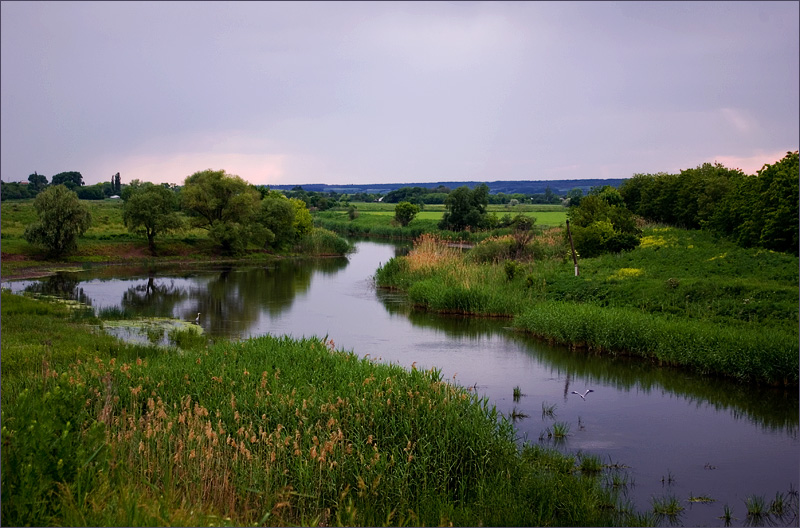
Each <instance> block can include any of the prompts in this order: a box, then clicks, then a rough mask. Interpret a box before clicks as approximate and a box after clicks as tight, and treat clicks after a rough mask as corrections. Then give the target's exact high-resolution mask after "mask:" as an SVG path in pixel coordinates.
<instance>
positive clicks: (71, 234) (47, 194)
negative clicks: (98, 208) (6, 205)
mask: <svg viewBox="0 0 800 528" xmlns="http://www.w3.org/2000/svg"><path fill="white" fill-rule="evenodd" d="M33 207H34V209H35V210H36V214H37V216H38V220H37V221H36V222H34V223H32V224H30V225H29V226H28V227H27V229H25V235H24V236H25V240H27V241H28V242H29V243H31V244H36V245H40V246H43V247H44V248H46V249H47V250H48V251H49V252H50V253H51V255H53V256H56V257H58V256H61V255H63V254H65V253H67V252H69V251H73V250H74V249H76V248H77V246H78V243H77V240H78V237H79V236H81V235H83V234H84V233H85V232H86V230H87V229H89V227H90V226H91V224H92V216H91V214H90V213H89V209H88V208H87V207H86V205H84V204H82V203H81V201H80V200H79V199H78V195H77V194H75V193H74V192H73V191H70V190H69V189H67V187H66V186H64V185H51V186H50V187H48V188H47V189H45V190H44V191H42V192H40V193H39V195H38V196H36V200H34V202H33Z"/></svg>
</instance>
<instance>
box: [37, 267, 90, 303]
mask: <svg viewBox="0 0 800 528" xmlns="http://www.w3.org/2000/svg"><path fill="white" fill-rule="evenodd" d="M80 282H81V281H80V279H79V278H78V277H76V276H75V275H74V274H71V273H59V274H57V275H53V276H51V277H46V278H44V279H42V280H39V281H35V282H33V283H31V284H30V285H29V286H27V287H26V288H25V291H26V292H27V293H30V294H33V295H41V296H47V297H57V298H59V299H68V300H71V301H77V302H79V303H81V304H85V305H87V306H91V305H92V299H91V298H90V297H89V296H88V295H86V293H85V292H84V291H83V288H81V287H80V286H79V284H80Z"/></svg>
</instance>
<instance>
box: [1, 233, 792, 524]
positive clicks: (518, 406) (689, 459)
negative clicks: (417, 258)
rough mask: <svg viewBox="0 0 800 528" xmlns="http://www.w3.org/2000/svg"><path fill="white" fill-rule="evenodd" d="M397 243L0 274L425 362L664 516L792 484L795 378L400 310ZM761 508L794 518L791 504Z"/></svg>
mask: <svg viewBox="0 0 800 528" xmlns="http://www.w3.org/2000/svg"><path fill="white" fill-rule="evenodd" d="M403 251H404V248H403V246H402V245H397V244H391V243H388V242H383V243H382V242H376V241H359V242H357V251H356V252H355V253H354V254H352V255H350V256H349V257H348V258H337V259H323V260H318V261H314V262H303V261H281V262H278V263H275V264H271V265H269V266H266V267H265V266H244V267H243V266H238V267H224V268H220V267H217V268H210V267H204V266H200V265H197V266H192V265H189V266H187V265H181V266H180V267H175V268H159V269H158V270H157V271H153V270H147V269H144V268H137V269H130V268H122V267H119V266H108V267H102V268H100V267H98V268H96V269H94V270H86V271H81V272H76V273H60V274H58V275H56V276H53V277H49V278H46V279H41V280H25V281H13V282H4V283H3V287H4V288H10V289H11V290H12V291H15V292H20V291H29V292H38V293H45V294H51V295H59V296H63V297H70V298H73V299H77V300H81V301H83V302H86V303H88V304H90V305H91V306H92V307H94V308H95V310H103V309H124V310H127V311H128V312H130V313H135V314H138V315H142V316H153V317H175V318H180V319H182V320H187V321H194V320H195V318H196V317H197V313H198V312H199V313H200V317H199V324H200V325H201V326H202V327H203V329H204V331H205V332H206V334H207V335H208V336H209V337H210V338H212V339H219V338H226V339H228V338H230V339H242V338H247V337H250V336H255V335H261V334H265V333H271V334H275V335H280V334H289V335H292V336H295V337H303V336H318V337H324V336H327V337H328V339H333V340H334V342H335V344H336V346H337V347H339V348H344V349H348V350H353V351H354V352H355V353H356V354H358V355H360V356H369V357H371V358H373V359H376V360H379V361H383V362H390V363H397V364H400V365H402V366H404V367H407V368H411V366H412V365H414V366H416V367H417V368H422V369H427V368H431V367H436V368H438V369H440V370H441V371H442V374H443V376H444V378H446V379H448V380H450V381H452V382H455V383H457V384H460V385H462V386H464V387H469V388H471V390H474V391H477V393H478V394H480V395H482V396H485V397H487V398H488V399H489V401H490V402H491V403H492V404H493V405H495V406H496V407H497V409H498V410H499V411H500V412H502V413H503V414H504V415H506V416H509V417H512V415H513V420H514V423H515V426H516V429H517V432H518V436H519V440H520V442H523V441H528V442H532V443H537V442H541V443H543V444H545V445H550V446H553V447H556V448H557V449H559V450H561V451H564V452H567V453H578V452H585V453H591V454H595V455H598V456H600V457H601V459H602V461H603V462H604V463H605V464H609V465H612V466H614V467H617V468H619V469H609V470H608V471H606V472H605V477H604V478H606V479H607V481H608V482H609V483H613V484H616V485H617V486H618V488H619V489H620V490H622V491H623V493H624V494H625V497H626V499H627V500H629V501H630V502H631V504H632V505H633V506H634V508H636V509H637V510H639V511H648V510H652V500H653V498H654V497H656V498H665V497H675V498H676V499H678V500H679V501H680V504H681V506H683V507H684V508H685V509H684V510H683V511H682V512H681V514H680V515H679V516H678V517H677V518H666V517H665V518H662V519H661V520H660V523H661V524H665V525H669V524H682V525H685V526H724V525H725V521H724V520H722V519H720V517H721V516H722V515H723V509H724V507H725V505H727V506H729V507H730V509H731V510H732V512H733V516H734V519H733V520H732V521H731V524H732V525H734V526H737V525H738V526H741V525H745V524H752V523H753V521H754V520H753V519H748V518H747V510H746V506H745V499H746V498H747V497H748V496H753V495H761V496H763V498H764V499H765V500H766V502H767V504H769V502H770V501H771V500H772V499H774V498H775V497H776V494H777V493H783V494H784V495H787V494H790V493H794V494H796V490H797V486H798V471H799V470H800V450H798V447H800V443H799V442H798V408H799V407H798V394H797V391H796V390H788V391H787V390H783V389H776V388H761V387H751V386H746V385H741V384H737V383H734V382H729V381H725V380H719V379H712V378H706V377H701V376H696V375H693V374H691V373H687V372H685V371H681V370H677V369H666V368H658V367H655V366H652V365H651V364H649V363H647V362H644V361H640V360H636V359H631V358H609V357H602V356H596V355H588V354H586V353H585V352H574V351H570V350H568V349H566V348H563V347H553V346H549V345H547V344H544V343H542V342H540V341H537V340H534V339H531V338H529V337H526V336H524V335H521V334H519V333H517V332H514V331H513V330H511V329H509V328H508V325H509V324H510V322H509V321H508V320H502V319H481V318H465V317H447V316H439V315H435V314H429V313H425V312H419V311H415V310H412V309H411V308H410V307H409V306H408V304H407V303H406V302H405V299H404V297H403V296H402V295H400V294H396V293H391V292H386V291H382V290H377V289H376V288H375V286H374V283H373V280H372V275H373V274H374V272H375V270H376V269H377V268H378V267H379V266H380V264H382V263H385V262H386V261H387V260H389V259H390V258H391V257H393V256H395V255H396V254H401V253H402V252H403ZM128 337H129V338H130V336H128ZM515 387H518V388H519V391H520V392H521V395H520V396H519V397H518V398H515V396H514V388H515ZM587 389H592V391H593V392H591V393H589V394H587V395H586V398H585V399H582V398H581V397H580V396H578V395H576V394H573V393H572V391H578V392H581V393H583V392H584V391H585V390H587ZM548 411H549V412H548ZM556 422H558V423H559V424H564V425H566V426H567V427H568V428H569V434H568V435H567V436H566V437H565V438H564V439H561V440H555V439H554V438H549V437H548V434H547V432H548V431H551V430H552V427H553V425H554V424H555V423H556ZM691 497H695V498H697V497H707V498H710V499H713V502H692V501H690V500H689V499H690V498H691ZM763 521H764V522H768V521H770V520H769V519H765V520H763ZM771 521H773V522H776V521H777V523H778V524H787V523H788V524H791V525H797V522H798V521H797V517H796V516H790V517H789V518H788V519H782V520H776V519H771ZM756 524H757V523H756Z"/></svg>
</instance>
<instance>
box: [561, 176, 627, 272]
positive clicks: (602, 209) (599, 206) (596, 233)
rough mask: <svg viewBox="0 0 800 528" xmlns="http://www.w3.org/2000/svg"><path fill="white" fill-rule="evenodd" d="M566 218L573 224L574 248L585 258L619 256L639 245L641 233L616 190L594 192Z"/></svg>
mask: <svg viewBox="0 0 800 528" xmlns="http://www.w3.org/2000/svg"><path fill="white" fill-rule="evenodd" d="M567 215H568V216H569V219H570V221H571V222H572V224H571V225H572V238H573V241H574V243H575V249H576V250H577V252H578V253H579V254H580V255H581V256H582V257H587V258H588V257H596V256H598V255H601V254H603V253H609V252H611V253H619V252H620V251H626V250H630V249H633V248H635V247H636V246H637V245H639V237H641V235H642V231H641V230H640V229H639V228H638V227H636V222H635V221H634V218H633V214H632V213H631V212H630V211H629V210H628V208H627V207H625V204H624V203H623V201H622V196H621V195H620V193H618V192H617V191H616V189H613V188H611V187H608V186H605V187H602V188H600V189H594V190H593V192H592V193H590V194H589V196H587V197H585V198H583V199H582V200H581V201H580V205H577V206H574V207H571V208H570V209H569V212H568V213H567Z"/></svg>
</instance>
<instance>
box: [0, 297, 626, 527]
mask: <svg viewBox="0 0 800 528" xmlns="http://www.w3.org/2000/svg"><path fill="white" fill-rule="evenodd" d="M2 309H3V313H2V316H3V322H4V329H3V330H4V331H3V334H2V339H3V346H2V355H3V358H2V359H3V362H4V366H5V361H6V359H7V357H6V356H7V355H8V354H9V353H11V354H12V355H13V354H16V353H18V352H21V351H22V349H25V347H26V346H27V345H31V348H28V349H27V353H29V354H30V355H31V357H32V362H33V363H32V364H33V365H35V364H37V362H38V364H39V368H38V369H37V368H30V369H28V370H26V371H25V372H24V373H23V371H22V370H20V369H19V367H18V368H17V370H16V372H15V373H12V374H11V375H10V376H9V375H7V374H6V372H4V373H3V374H4V375H3V380H2V384H3V394H2V397H3V406H2V480H3V502H2V505H1V506H0V507H1V508H2V523H3V524H5V525H23V524H31V525H106V526H109V525H168V524H182V525H201V524H202V525H205V524H232V525H246V524H270V525H288V524H303V525H312V524H313V525H328V524H335V523H338V524H347V525H369V526H376V525H384V524H389V525H405V524H411V525H420V526H421V525H432V524H449V523H453V524H458V525H517V526H522V525H528V526H543V525H554V524H555V525H563V526H574V525H603V526H607V525H612V524H622V525H630V524H632V523H636V522H639V521H638V520H637V518H636V517H633V516H632V515H631V514H630V513H627V512H624V511H622V510H621V509H620V508H619V507H618V503H617V502H616V497H615V496H614V494H613V493H612V492H611V491H608V490H605V489H604V488H603V487H602V486H601V485H600V483H598V482H597V479H585V478H581V477H580V476H579V475H577V474H576V471H577V467H576V463H575V460H574V458H572V457H566V456H564V455H561V454H559V453H557V452H552V451H548V450H544V449H541V448H539V447H530V446H525V447H524V448H522V450H521V451H520V450H519V448H518V447H517V444H516V443H515V440H514V432H513V427H512V425H511V424H510V423H509V422H508V421H506V420H504V419H503V418H502V417H501V416H500V415H499V414H498V413H497V411H496V409H495V408H494V407H490V406H489V405H488V403H487V401H486V400H485V399H482V398H479V397H477V396H476V395H474V394H472V393H470V392H468V391H467V390H465V389H463V388H460V387H456V386H453V385H450V384H448V383H446V382H443V381H442V379H441V376H440V374H439V372H438V371H436V370H430V371H420V370H416V369H412V370H410V371H406V370H404V369H402V368H400V367H399V366H396V365H384V364H376V363H373V362H371V361H369V360H366V359H359V358H358V357H357V356H355V355H354V354H352V353H350V352H345V351H341V350H337V349H336V348H335V346H334V344H333V342H330V341H329V342H326V341H325V340H322V339H316V338H312V339H302V340H295V339H289V338H280V337H272V336H264V337H260V338H254V339H250V340H247V341H244V342H226V343H217V344H214V345H212V346H208V347H206V346H204V345H198V346H195V347H194V348H191V347H190V348H189V349H188V350H184V351H183V352H182V353H181V354H176V353H175V352H174V351H170V352H163V351H161V350H159V349H156V348H152V347H130V346H120V347H119V348H118V349H114V350H110V349H109V350H107V349H105V348H102V347H101V348H97V349H89V350H86V351H85V352H84V353H82V354H80V355H79V357H75V358H70V357H68V356H65V357H60V358H59V359H58V361H53V362H43V360H44V359H45V358H46V357H47V354H46V352H45V351H43V350H41V349H37V347H36V340H37V339H38V336H34V335H31V334H24V333H21V332H20V331H19V330H18V329H17V328H18V327H19V323H17V322H15V320H16V319H20V318H23V319H26V320H27V321H28V322H29V323H30V322H32V321H33V320H34V319H35V318H36V317H39V318H41V319H55V320H58V321H60V322H61V323H63V324H69V323H68V322H67V321H66V318H67V314H65V313H60V312H59V313H56V312H53V311H52V310H51V308H50V306H49V305H46V304H43V303H42V301H32V300H28V299H21V298H20V297H19V296H13V295H10V294H5V293H4V294H3V302H2ZM37 314H38V315H37ZM9 321H10V324H11V328H14V329H15V330H13V332H12V333H11V334H10V336H9V332H7V330H6V326H5V324H9ZM81 335H85V336H87V337H91V338H95V339H96V338H98V336H97V335H96V334H93V333H91V332H89V331H88V330H87V329H86V328H84V327H80V326H76V327H74V328H73V329H72V332H71V335H70V337H69V338H68V339H69V343H70V344H71V345H77V344H78V343H79V342H83V341H82V339H84V337H78V336H81ZM9 345H13V346H9ZM78 346H80V345H78ZM14 349H19V350H14ZM9 387H17V388H18V389H21V390H16V391H10V392H9V391H7V390H6V389H7V388H9Z"/></svg>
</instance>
